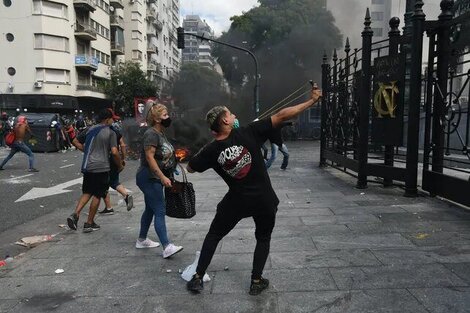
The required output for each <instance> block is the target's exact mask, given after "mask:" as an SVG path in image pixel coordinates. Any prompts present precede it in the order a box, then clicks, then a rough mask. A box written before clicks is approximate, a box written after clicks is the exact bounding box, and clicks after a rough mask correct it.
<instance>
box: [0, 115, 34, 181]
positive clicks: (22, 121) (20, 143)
mask: <svg viewBox="0 0 470 313" xmlns="http://www.w3.org/2000/svg"><path fill="white" fill-rule="evenodd" d="M14 132H15V141H14V142H13V144H12V145H11V150H10V154H8V155H7V157H6V158H5V159H4V160H3V162H2V163H1V164H0V170H3V169H4V168H3V167H4V166H5V164H7V162H8V161H10V159H11V158H12V157H13V156H14V155H15V154H16V153H17V152H23V153H24V154H26V155H27V156H28V158H29V171H30V172H39V170H37V169H36V168H35V167H34V154H33V151H31V149H30V148H29V147H28V146H27V145H26V143H25V142H24V139H25V137H26V133H29V134H31V128H29V124H28V119H27V118H26V117H25V116H23V115H20V116H18V118H17V121H16V124H15V126H14Z"/></svg>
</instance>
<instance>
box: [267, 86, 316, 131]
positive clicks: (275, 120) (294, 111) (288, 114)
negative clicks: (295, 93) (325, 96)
mask: <svg viewBox="0 0 470 313" xmlns="http://www.w3.org/2000/svg"><path fill="white" fill-rule="evenodd" d="M321 97H322V92H321V90H320V89H318V87H317V85H316V84H314V85H313V88H312V92H311V98H310V99H309V100H307V101H305V102H303V103H300V104H297V105H294V106H291V107H288V108H285V109H282V110H281V111H279V112H277V113H276V114H274V115H273V116H271V123H272V125H273V128H277V127H279V126H281V124H282V123H284V122H286V121H288V120H291V119H293V118H294V117H297V116H298V115H300V113H302V112H303V111H305V110H307V109H308V108H310V107H312V106H313V105H315V104H316V103H317V102H318V100H320V98H321Z"/></svg>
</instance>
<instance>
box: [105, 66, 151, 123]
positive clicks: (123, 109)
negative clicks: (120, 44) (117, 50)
mask: <svg viewBox="0 0 470 313" xmlns="http://www.w3.org/2000/svg"><path fill="white" fill-rule="evenodd" d="M157 92H158V89H157V86H156V85H155V83H154V82H152V81H149V80H148V79H147V76H146V75H145V73H144V72H143V71H142V70H141V68H140V65H139V63H136V62H130V61H128V62H125V63H123V64H121V65H120V66H119V67H118V68H117V69H116V70H115V71H113V73H111V81H110V82H109V83H108V84H107V85H106V87H105V93H106V95H107V96H108V97H109V98H110V99H112V100H113V101H114V102H115V104H116V107H115V109H116V111H117V112H120V114H124V115H128V116H130V115H133V112H134V97H155V96H156V94H157Z"/></svg>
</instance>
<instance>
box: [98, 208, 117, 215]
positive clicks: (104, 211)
mask: <svg viewBox="0 0 470 313" xmlns="http://www.w3.org/2000/svg"><path fill="white" fill-rule="evenodd" d="M98 213H99V214H102V215H113V214H114V209H113V208H110V209H108V208H105V209H104V210H103V211H99V212H98Z"/></svg>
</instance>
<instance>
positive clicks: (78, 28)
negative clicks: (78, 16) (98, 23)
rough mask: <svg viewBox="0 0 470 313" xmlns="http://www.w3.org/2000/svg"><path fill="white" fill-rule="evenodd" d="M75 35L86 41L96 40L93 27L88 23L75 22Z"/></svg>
mask: <svg viewBox="0 0 470 313" xmlns="http://www.w3.org/2000/svg"><path fill="white" fill-rule="evenodd" d="M75 37H77V38H80V39H83V40H88V41H91V40H96V30H95V29H93V28H92V27H91V26H90V25H84V24H80V23H76V24H75Z"/></svg>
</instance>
